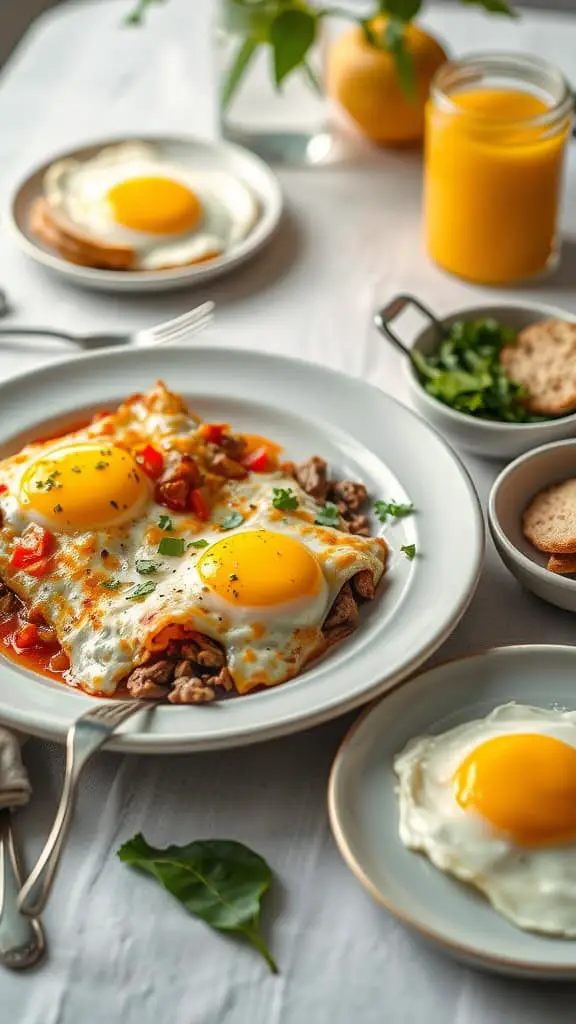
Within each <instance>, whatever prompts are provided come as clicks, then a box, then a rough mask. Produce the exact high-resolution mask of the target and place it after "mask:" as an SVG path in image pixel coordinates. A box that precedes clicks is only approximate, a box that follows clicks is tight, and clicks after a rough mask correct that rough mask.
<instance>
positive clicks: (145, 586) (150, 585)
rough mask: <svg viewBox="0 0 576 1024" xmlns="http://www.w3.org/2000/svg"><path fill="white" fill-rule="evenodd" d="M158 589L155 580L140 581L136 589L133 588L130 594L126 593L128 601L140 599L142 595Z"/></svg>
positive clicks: (144, 595)
mask: <svg viewBox="0 0 576 1024" xmlns="http://www.w3.org/2000/svg"><path fill="white" fill-rule="evenodd" d="M154 590H156V584H155V583H154V580H146V583H139V584H138V586H137V587H134V590H131V591H130V593H129V594H126V600H127V601H139V600H140V598H141V597H146V596H147V594H152V593H153V591H154Z"/></svg>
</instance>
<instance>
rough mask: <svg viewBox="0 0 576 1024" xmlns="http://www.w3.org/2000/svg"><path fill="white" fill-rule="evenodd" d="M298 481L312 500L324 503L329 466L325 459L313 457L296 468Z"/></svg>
mask: <svg viewBox="0 0 576 1024" xmlns="http://www.w3.org/2000/svg"><path fill="white" fill-rule="evenodd" d="M296 479H297V481H298V483H299V484H300V486H301V487H302V488H303V489H304V490H305V491H306V494H309V495H310V496H311V497H312V498H316V500H317V501H324V499H325V498H326V490H327V486H328V465H327V463H326V460H325V459H321V458H320V457H319V456H318V455H313V456H312V457H311V458H310V459H306V462H301V463H299V465H297V466H296Z"/></svg>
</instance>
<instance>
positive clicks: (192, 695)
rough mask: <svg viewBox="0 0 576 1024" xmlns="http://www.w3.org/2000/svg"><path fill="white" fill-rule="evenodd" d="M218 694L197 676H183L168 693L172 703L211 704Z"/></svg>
mask: <svg viewBox="0 0 576 1024" xmlns="http://www.w3.org/2000/svg"><path fill="white" fill-rule="evenodd" d="M215 696H216V694H215V693H214V690H213V689H212V687H211V686H206V685H205V684H204V683H203V682H202V680H201V679H198V678H197V677H195V676H181V677H180V678H179V679H176V680H175V682H174V686H173V688H172V689H171V690H170V693H169V694H168V700H169V701H170V703H171V704H209V703H210V702H211V701H213V700H214V697H215Z"/></svg>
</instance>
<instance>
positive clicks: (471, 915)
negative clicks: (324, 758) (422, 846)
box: [328, 645, 576, 980]
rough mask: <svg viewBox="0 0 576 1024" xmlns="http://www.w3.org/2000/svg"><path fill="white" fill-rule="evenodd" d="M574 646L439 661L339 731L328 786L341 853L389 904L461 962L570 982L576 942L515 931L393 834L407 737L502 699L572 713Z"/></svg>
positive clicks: (477, 713) (482, 711)
mask: <svg viewBox="0 0 576 1024" xmlns="http://www.w3.org/2000/svg"><path fill="white" fill-rule="evenodd" d="M575 677H576V647H562V646H546V645H525V646H516V647H500V648H495V649H494V650H491V651H485V652H484V653H482V654H478V655H474V656H472V657H468V658H462V659H459V660H457V661H451V662H448V663H446V664H444V665H439V666H437V667H436V668H433V669H431V670H430V671H428V672H424V673H422V675H419V676H416V677H415V678H414V679H410V680H409V681H407V682H406V683H404V684H403V685H402V686H399V687H397V688H396V689H395V690H393V691H392V692H391V693H388V694H386V696H385V697H384V699H383V700H382V701H380V702H379V703H378V704H377V705H376V707H374V708H371V709H370V710H368V711H367V712H366V713H365V714H364V715H363V716H362V717H361V718H360V719H359V721H358V722H356V723H355V725H353V726H352V729H351V730H350V732H349V733H348V735H347V736H346V737H345V739H344V742H343V743H342V746H341V747H340V750H339V751H338V754H337V756H336V759H335V761H334V765H333V768H332V774H331V777H330V785H329V792H328V806H329V811H330V820H331V824H332V830H333V832H334V835H335V838H336V841H337V843H338V846H339V847H340V852H341V853H342V855H343V857H344V859H345V860H346V861H347V863H348V865H349V867H350V868H351V869H352V871H353V872H354V874H355V875H356V877H357V878H358V879H359V880H360V882H362V884H363V885H364V886H366V888H367V889H368V891H369V892H370V894H371V895H372V896H373V897H374V898H375V899H376V900H377V901H378V902H379V903H381V904H382V905H383V906H384V907H386V909H387V910H389V911H391V913H393V914H395V915H396V916H397V917H398V918H400V920H401V921H402V922H403V923H404V924H406V925H408V926H409V927H411V928H414V929H415V930H416V931H417V932H419V933H420V934H421V935H422V936H424V937H425V938H426V939H429V940H430V941H432V942H435V943H437V944H438V945H439V946H440V948H441V949H442V950H444V951H445V952H446V953H450V954H451V955H452V956H454V957H456V958H457V959H459V960H463V961H464V962H465V963H468V964H471V965H472V966H475V967H482V968H484V969H486V970H491V971H496V972H498V973H501V974H511V975H517V976H519V977H537V978H549V979H551V978H557V979H563V980H574V979H576V941H575V940H574V939H558V938H551V937H548V936H544V935H536V934H531V933H530V932H525V931H522V930H521V929H520V928H516V927H514V925H512V924H510V922H508V921H506V919H505V918H503V917H501V916H500V915H499V914H497V913H496V911H495V910H493V909H492V907H491V906H490V904H489V903H488V900H486V899H485V898H484V897H483V896H482V895H481V893H479V892H477V891H476V890H475V889H473V888H472V887H471V886H468V885H464V884H463V883H461V882H458V881H457V880H456V879H455V878H453V877H451V876H450V875H447V874H444V873H443V872H442V871H439V870H438V868H436V867H434V865H433V864H431V863H430V861H429V860H428V859H427V858H426V857H424V856H423V855H422V854H417V853H413V852H411V851H410V850H407V849H406V848H405V847H404V846H403V845H402V843H401V842H400V838H399V836H398V801H397V798H396V794H395V787H396V781H397V780H396V776H395V775H394V771H393V768H392V762H393V758H394V756H395V754H397V753H399V752H400V751H401V750H402V749H403V748H404V746H405V745H406V743H407V742H408V740H410V739H411V738H412V737H415V736H422V735H425V734H427V733H439V732H443V731H445V730H446V729H451V728H452V727H453V726H455V725H459V724H461V723H462V722H467V721H470V720H471V719H475V718H483V717H484V716H485V715H487V714H488V713H489V712H490V711H492V710H493V708H495V707H498V705H500V704H506V703H507V702H508V701H511V700H513V701H516V702H517V703H519V704H531V705H534V706H536V707H544V708H550V707H560V708H562V709H567V710H575V709H576V689H575V687H574V679H575Z"/></svg>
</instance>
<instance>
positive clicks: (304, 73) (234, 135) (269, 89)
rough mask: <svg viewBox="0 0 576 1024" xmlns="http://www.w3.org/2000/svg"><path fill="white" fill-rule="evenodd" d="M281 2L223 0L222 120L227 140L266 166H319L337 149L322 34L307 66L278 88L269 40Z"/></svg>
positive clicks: (219, 51) (219, 48) (218, 28)
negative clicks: (325, 84)
mask: <svg viewBox="0 0 576 1024" xmlns="http://www.w3.org/2000/svg"><path fill="white" fill-rule="evenodd" d="M277 9H278V2H277V0H270V3H267V2H266V0H260V2H254V0H218V2H217V14H216V20H215V25H214V40H215V51H216V52H215V57H216V74H217V86H218V119H219V131H220V136H221V138H222V139H224V140H226V141H229V142H235V143H237V144H238V145H241V146H246V147H247V148H248V149H251V150H252V151H253V152H254V153H257V154H258V156H261V157H262V158H263V159H264V160H266V162H267V163H276V164H278V163H280V164H314V163H320V162H322V161H324V160H325V159H326V158H327V157H328V155H329V152H330V149H331V142H332V140H331V136H330V133H329V130H328V115H327V104H326V101H325V97H324V94H323V70H324V69H323V57H324V38H323V33H322V27H321V25H319V26H318V38H317V39H316V41H315V42H314V44H313V46H312V48H311V49H310V50H309V52H308V54H307V58H306V64H305V65H304V66H300V67H297V68H295V69H294V70H293V71H291V72H290V73H289V74H288V75H287V76H286V78H285V79H284V81H283V82H282V84H281V85H280V86H279V87H277V86H276V83H275V79H274V64H273V51H272V47H271V45H270V44H269V43H268V42H267V41H266V40H267V37H268V31H269V25H270V19H271V17H272V16H273V14H274V11H275V10H277Z"/></svg>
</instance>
